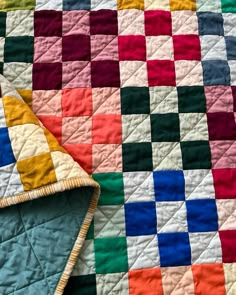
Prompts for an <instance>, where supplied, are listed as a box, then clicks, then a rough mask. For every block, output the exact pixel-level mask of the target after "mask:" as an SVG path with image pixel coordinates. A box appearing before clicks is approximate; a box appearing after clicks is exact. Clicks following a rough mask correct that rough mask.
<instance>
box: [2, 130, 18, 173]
mask: <svg viewBox="0 0 236 295" xmlns="http://www.w3.org/2000/svg"><path fill="white" fill-rule="evenodd" d="M0 140H1V143H2V144H1V145H2V148H3V153H2V154H1V157H0V167H2V166H6V165H9V164H12V163H15V162H16V160H15V157H14V155H13V151H12V147H11V142H10V138H9V134H8V129H7V128H0Z"/></svg>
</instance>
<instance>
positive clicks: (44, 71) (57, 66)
mask: <svg viewBox="0 0 236 295" xmlns="http://www.w3.org/2000/svg"><path fill="white" fill-rule="evenodd" d="M61 87H62V63H59V62H56V63H34V65H33V90H52V89H61Z"/></svg>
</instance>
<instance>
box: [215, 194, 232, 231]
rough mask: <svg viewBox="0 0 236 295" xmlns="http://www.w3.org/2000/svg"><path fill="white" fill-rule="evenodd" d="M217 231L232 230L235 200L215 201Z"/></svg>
mask: <svg viewBox="0 0 236 295" xmlns="http://www.w3.org/2000/svg"><path fill="white" fill-rule="evenodd" d="M216 206H217V214H218V226H219V230H234V229H235V222H236V216H235V213H236V199H232V200H230V199H223V200H217V201H216Z"/></svg>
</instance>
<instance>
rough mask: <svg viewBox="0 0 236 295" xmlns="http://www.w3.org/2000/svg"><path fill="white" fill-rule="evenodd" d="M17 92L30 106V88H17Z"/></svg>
mask: <svg viewBox="0 0 236 295" xmlns="http://www.w3.org/2000/svg"><path fill="white" fill-rule="evenodd" d="M17 92H18V93H19V94H20V96H21V97H22V98H23V99H24V101H25V102H26V103H27V105H28V106H29V107H30V108H32V90H28V89H17Z"/></svg>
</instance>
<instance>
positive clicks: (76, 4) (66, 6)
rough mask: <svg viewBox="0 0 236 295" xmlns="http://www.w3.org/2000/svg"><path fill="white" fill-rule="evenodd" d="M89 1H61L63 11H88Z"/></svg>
mask: <svg viewBox="0 0 236 295" xmlns="http://www.w3.org/2000/svg"><path fill="white" fill-rule="evenodd" d="M90 2H91V0H83V1H75V0H63V10H90V6H91V3H90Z"/></svg>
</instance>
